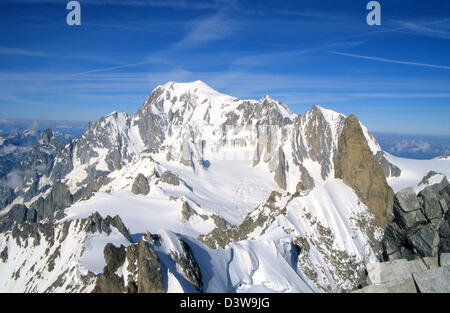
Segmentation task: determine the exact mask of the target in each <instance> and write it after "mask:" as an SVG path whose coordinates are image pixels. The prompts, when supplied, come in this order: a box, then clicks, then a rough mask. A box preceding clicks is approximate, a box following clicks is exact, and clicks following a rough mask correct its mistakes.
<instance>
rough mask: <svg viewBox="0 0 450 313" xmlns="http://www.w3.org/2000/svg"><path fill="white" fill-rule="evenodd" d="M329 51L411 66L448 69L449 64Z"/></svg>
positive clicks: (449, 68)
mask: <svg viewBox="0 0 450 313" xmlns="http://www.w3.org/2000/svg"><path fill="white" fill-rule="evenodd" d="M330 52H331V53H333V54H337V55H343V56H347V57H352V58H358V59H365V60H372V61H379V62H385V63H393V64H403V65H412V66H421V67H429V68H437V69H443V70H450V66H446V65H436V64H427V63H419V62H408V61H400V60H393V59H386V58H379V57H372V56H365V55H359V54H352V53H344V52H337V51H330Z"/></svg>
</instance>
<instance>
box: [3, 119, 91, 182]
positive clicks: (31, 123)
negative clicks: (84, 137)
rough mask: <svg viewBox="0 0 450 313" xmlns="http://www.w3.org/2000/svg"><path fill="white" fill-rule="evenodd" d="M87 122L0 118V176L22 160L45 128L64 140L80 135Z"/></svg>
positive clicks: (60, 139)
mask: <svg viewBox="0 0 450 313" xmlns="http://www.w3.org/2000/svg"><path fill="white" fill-rule="evenodd" d="M87 125H88V123H87V122H63V121H42V120H41V121H40V120H16V119H4V118H3V119H0V177H1V176H4V175H6V174H7V173H8V172H9V171H10V170H11V169H12V168H13V167H14V166H15V165H16V164H17V163H19V162H20V161H22V160H23V159H24V158H25V157H26V155H27V154H28V153H29V152H30V151H31V149H32V148H33V147H34V145H35V144H36V143H37V141H38V140H39V138H40V136H41V133H42V132H43V131H44V130H45V129H48V128H50V129H52V130H53V131H54V136H55V137H56V138H57V139H58V140H59V141H61V143H64V142H66V141H67V140H69V139H73V138H75V137H77V136H79V135H81V134H82V133H83V132H84V130H85V129H86V127H87Z"/></svg>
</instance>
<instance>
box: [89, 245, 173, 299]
mask: <svg viewBox="0 0 450 313" xmlns="http://www.w3.org/2000/svg"><path fill="white" fill-rule="evenodd" d="M103 255H104V258H105V261H106V266H105V267H104V269H103V273H102V274H101V275H100V277H99V278H98V279H97V282H96V284H95V287H94V289H93V291H92V292H93V293H125V292H128V293H138V292H139V293H163V292H164V291H165V289H164V284H163V279H162V273H161V264H160V262H159V259H158V256H157V255H156V253H155V251H154V250H153V249H152V248H151V247H149V246H148V245H147V243H146V241H145V240H144V238H141V240H140V241H139V243H137V244H132V245H130V246H128V247H127V248H125V247H124V246H120V247H119V248H117V247H115V246H114V245H112V244H107V245H106V246H105V248H104V250H103ZM125 260H126V261H127V264H128V266H127V269H126V270H127V272H128V277H122V276H118V274H117V273H116V272H117V270H118V269H119V268H120V267H121V266H123V265H124V263H125ZM125 282H126V283H125Z"/></svg>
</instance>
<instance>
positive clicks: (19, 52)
mask: <svg viewBox="0 0 450 313" xmlns="http://www.w3.org/2000/svg"><path fill="white" fill-rule="evenodd" d="M0 54H5V55H15V56H29V57H44V58H47V57H50V56H51V55H49V54H48V53H45V52H40V51H32V50H25V49H18V48H10V47H0Z"/></svg>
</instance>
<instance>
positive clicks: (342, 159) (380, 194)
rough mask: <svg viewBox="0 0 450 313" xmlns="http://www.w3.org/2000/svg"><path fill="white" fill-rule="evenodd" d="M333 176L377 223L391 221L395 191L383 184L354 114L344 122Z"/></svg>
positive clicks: (378, 167)
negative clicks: (365, 208)
mask: <svg viewBox="0 0 450 313" xmlns="http://www.w3.org/2000/svg"><path fill="white" fill-rule="evenodd" d="M334 165H335V177H336V178H341V179H342V180H343V181H344V182H345V183H346V184H347V185H349V186H350V187H352V188H353V189H354V190H355V192H356V194H357V195H358V197H359V198H360V199H361V200H362V201H363V202H364V204H365V205H366V206H367V207H368V208H369V210H370V212H371V213H373V214H374V215H375V218H376V221H377V224H378V225H379V226H381V227H383V228H384V227H386V225H387V223H388V222H389V221H390V220H391V219H392V209H393V198H394V192H393V191H392V189H391V187H389V185H388V184H387V182H386V178H385V176H384V174H383V170H382V168H381V165H380V164H379V163H378V162H377V160H376V159H375V157H374V156H373V154H372V151H371V150H370V148H369V146H368V143H367V140H366V138H365V137H364V134H363V131H362V128H361V125H360V124H359V121H358V119H357V118H356V117H355V116H354V115H350V116H349V117H348V118H347V119H346V120H345V123H344V127H343V129H342V132H341V136H340V138H339V143H338V154H337V157H336V159H335V161H334Z"/></svg>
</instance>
